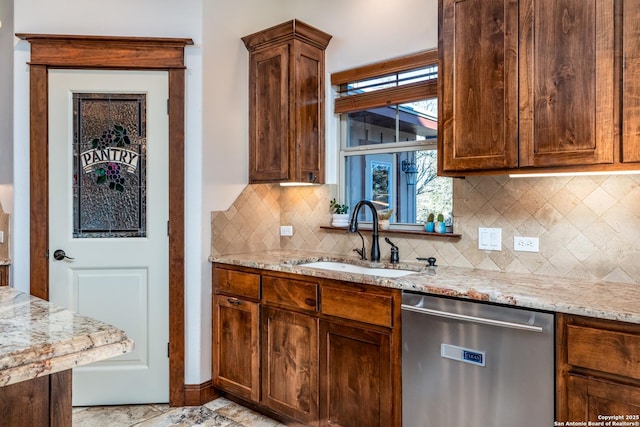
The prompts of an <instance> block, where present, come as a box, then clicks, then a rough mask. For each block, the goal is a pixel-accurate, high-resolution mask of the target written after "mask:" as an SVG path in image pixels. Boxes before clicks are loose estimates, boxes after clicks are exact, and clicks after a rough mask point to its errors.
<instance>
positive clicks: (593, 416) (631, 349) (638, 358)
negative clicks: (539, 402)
mask: <svg viewBox="0 0 640 427" xmlns="http://www.w3.org/2000/svg"><path fill="white" fill-rule="evenodd" d="M556 321H557V333H556V352H557V360H556V366H557V373H556V378H557V384H558V387H557V399H556V401H557V405H558V406H557V408H556V419H557V420H558V421H561V422H566V421H575V422H587V423H588V422H589V421H591V422H601V421H602V416H606V415H611V416H613V415H619V416H622V417H623V418H622V419H619V420H617V421H625V422H640V325H637V324H630V323H624V322H616V321H610V320H600V319H593V318H587V317H581V316H570V315H565V314H558V315H557V317H556ZM620 425H624V424H620Z"/></svg>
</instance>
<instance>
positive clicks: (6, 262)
mask: <svg viewBox="0 0 640 427" xmlns="http://www.w3.org/2000/svg"><path fill="white" fill-rule="evenodd" d="M0 265H11V260H10V259H4V258H0Z"/></svg>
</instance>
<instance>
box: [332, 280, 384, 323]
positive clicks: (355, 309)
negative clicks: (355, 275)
mask: <svg viewBox="0 0 640 427" xmlns="http://www.w3.org/2000/svg"><path fill="white" fill-rule="evenodd" d="M321 295H322V297H321V298H322V300H321V301H322V302H321V304H320V307H321V312H322V313H323V314H327V315H330V316H337V317H342V318H345V319H350V320H357V321H359V322H365V323H371V324H373V325H379V326H387V327H391V326H393V317H392V316H393V296H392V295H390V294H384V293H374V292H371V291H369V290H367V289H366V288H360V287H352V286H344V287H343V286H340V287H337V286H335V287H334V286H323V287H322V291H321Z"/></svg>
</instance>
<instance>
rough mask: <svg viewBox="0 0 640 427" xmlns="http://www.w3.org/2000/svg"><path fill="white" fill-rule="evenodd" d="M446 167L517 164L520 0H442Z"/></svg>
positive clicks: (442, 113) (443, 151)
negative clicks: (517, 0)
mask: <svg viewBox="0 0 640 427" xmlns="http://www.w3.org/2000/svg"><path fill="white" fill-rule="evenodd" d="M438 52H439V57H440V58H439V59H440V63H439V70H438V80H439V83H440V85H439V94H438V98H439V101H440V111H439V114H438V117H439V123H438V125H439V126H438V127H439V133H440V135H441V137H440V138H439V143H440V146H439V151H440V158H441V163H442V164H441V166H442V167H443V168H444V171H461V170H475V169H504V168H512V167H516V166H517V165H518V103H517V100H518V56H517V55H518V4H517V2H513V1H507V0H489V1H487V0H466V1H459V0H440V38H439V46H438Z"/></svg>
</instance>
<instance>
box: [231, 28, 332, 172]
mask: <svg viewBox="0 0 640 427" xmlns="http://www.w3.org/2000/svg"><path fill="white" fill-rule="evenodd" d="M330 39H331V36H330V35H329V34H326V33H324V32H322V31H320V30H318V29H316V28H313V27H311V26H309V25H307V24H305V23H303V22H301V21H299V20H292V21H289V22H285V23H283V24H280V25H277V26H275V27H272V28H269V29H266V30H264V31H261V32H258V33H255V34H251V35H248V36H246V37H243V38H242V40H243V42H244V44H245V46H246V47H247V49H248V50H249V182H250V183H267V182H303V183H309V182H313V183H324V163H325V158H324V153H325V149H324V146H325V133H324V125H325V115H324V80H325V71H324V50H325V49H326V47H327V45H328V44H329V40H330Z"/></svg>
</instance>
